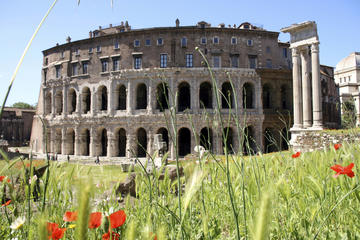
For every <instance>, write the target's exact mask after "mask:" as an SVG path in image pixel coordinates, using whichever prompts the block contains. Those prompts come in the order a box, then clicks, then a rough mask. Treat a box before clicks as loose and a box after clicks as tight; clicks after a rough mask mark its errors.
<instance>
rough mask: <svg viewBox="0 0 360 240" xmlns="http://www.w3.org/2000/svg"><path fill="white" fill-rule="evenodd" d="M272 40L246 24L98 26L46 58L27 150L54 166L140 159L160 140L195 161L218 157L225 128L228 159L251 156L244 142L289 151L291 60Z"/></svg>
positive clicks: (274, 37)
mask: <svg viewBox="0 0 360 240" xmlns="http://www.w3.org/2000/svg"><path fill="white" fill-rule="evenodd" d="M278 35H279V33H278V32H272V31H266V30H264V29H262V28H260V27H256V26H253V25H251V24H250V23H243V24H241V25H238V26H236V25H234V26H225V25H224V24H220V25H219V26H216V27H211V25H210V24H208V23H206V22H199V23H197V24H196V25H195V26H180V23H179V21H178V20H177V21H176V25H175V26H174V27H159V28H149V29H131V27H130V26H129V24H128V23H125V24H121V25H119V26H112V25H110V26H109V27H107V28H104V27H99V29H97V30H95V31H92V32H90V33H89V38H86V39H83V40H78V41H71V39H70V38H68V39H67V42H66V43H65V44H61V45H56V46H54V47H52V48H50V49H47V50H45V51H43V55H44V61H43V67H42V82H41V87H40V95H39V102H38V107H37V112H36V116H35V117H34V124H33V129H32V137H31V144H32V148H33V150H34V151H35V152H36V153H37V154H38V156H43V155H42V154H45V153H46V152H49V153H51V154H56V155H57V156H58V157H59V158H67V157H68V156H69V158H70V159H82V158H84V159H85V158H90V159H91V158H96V157H97V156H99V157H100V158H103V157H104V158H105V157H106V158H111V159H115V160H116V159H119V160H121V159H129V158H135V157H140V158H142V157H146V156H147V153H150V154H152V153H154V151H155V150H156V148H155V147H154V142H155V135H157V134H161V135H162V141H163V142H165V143H166V151H169V158H174V157H175V154H176V152H177V153H178V154H179V155H180V156H181V157H184V156H186V155H188V154H191V153H193V151H194V147H195V146H196V145H199V144H200V145H203V146H204V147H205V148H206V149H208V150H210V151H212V152H214V153H216V154H222V153H223V148H224V140H223V139H224V138H223V130H224V129H225V130H226V132H228V134H227V143H226V144H227V146H228V147H229V148H230V149H232V151H234V152H239V151H240V152H244V153H245V154H247V153H249V150H248V149H246V148H243V146H244V142H246V141H244V139H249V146H250V148H251V151H253V152H258V151H262V152H271V151H276V150H279V149H287V147H288V146H287V140H288V132H287V129H288V128H290V127H291V126H292V122H291V115H292V106H293V103H292V71H291V55H290V51H289V44H288V43H281V42H279V40H278ZM196 47H198V48H199V50H200V51H201V52H202V53H203V54H204V55H205V56H206V58H207V60H208V63H209V65H210V66H211V68H212V70H213V73H214V78H215V82H212V79H211V77H210V74H209V70H208V68H207V65H206V61H205V60H204V59H203V57H202V56H201V55H200V53H199V51H198V50H195V48H196ZM215 84H216V86H215ZM216 89H218V91H214V90H216ZM221 94H222V95H221ZM217 96H218V98H217ZM217 99H218V101H219V104H220V114H221V116H222V117H223V119H224V120H225V121H226V123H225V124H224V125H221V124H220V123H219V120H218V119H219V116H218V115H217V114H216V111H217V107H216V106H217V104H216V103H217ZM172 111H175V112H176V115H175V117H176V137H177V146H176V148H175V146H174V142H175V141H174V137H175V132H174V129H173V127H172V126H171V124H170V122H171V121H170V117H169V116H170V113H171V112H172ZM229 114H231V116H232V117H231V120H230V121H227V119H229ZM41 119H42V120H43V122H44V123H45V125H46V132H43V127H42V123H41ZM237 123H239V126H240V127H241V129H242V130H241V131H239V128H238V125H237ZM44 133H45V134H44ZM245 135H246V136H247V137H248V138H245ZM245 144H246V143H245ZM46 148H47V149H46Z"/></svg>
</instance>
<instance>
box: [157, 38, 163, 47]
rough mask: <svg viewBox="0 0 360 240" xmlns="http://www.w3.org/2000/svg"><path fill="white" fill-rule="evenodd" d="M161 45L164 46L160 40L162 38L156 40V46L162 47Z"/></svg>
mask: <svg viewBox="0 0 360 240" xmlns="http://www.w3.org/2000/svg"><path fill="white" fill-rule="evenodd" d="M163 44H164V41H163V39H162V38H158V40H157V45H158V46H161V45H163Z"/></svg>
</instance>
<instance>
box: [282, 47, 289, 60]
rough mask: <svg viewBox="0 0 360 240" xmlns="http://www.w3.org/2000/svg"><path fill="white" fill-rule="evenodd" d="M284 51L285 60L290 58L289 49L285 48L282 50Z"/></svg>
mask: <svg viewBox="0 0 360 240" xmlns="http://www.w3.org/2000/svg"><path fill="white" fill-rule="evenodd" d="M282 50H283V51H282V53H283V54H282V55H283V58H287V57H288V50H287V48H283V49H282Z"/></svg>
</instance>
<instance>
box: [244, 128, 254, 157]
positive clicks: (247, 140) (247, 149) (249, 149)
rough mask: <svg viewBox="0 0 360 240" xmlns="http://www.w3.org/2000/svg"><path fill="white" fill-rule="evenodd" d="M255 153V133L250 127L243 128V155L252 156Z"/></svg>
mask: <svg viewBox="0 0 360 240" xmlns="http://www.w3.org/2000/svg"><path fill="white" fill-rule="evenodd" d="M256 152H257V145H256V141H255V132H254V128H253V127H252V126H247V127H246V128H244V141H243V153H244V155H250V154H251V155H253V154H255V153H256Z"/></svg>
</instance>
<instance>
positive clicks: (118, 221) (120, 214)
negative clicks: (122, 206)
mask: <svg viewBox="0 0 360 240" xmlns="http://www.w3.org/2000/svg"><path fill="white" fill-rule="evenodd" d="M109 218H110V226H111V228H117V227H120V226H121V225H123V224H124V223H125V220H126V214H125V212H124V211H123V210H119V211H117V212H114V213H113V214H110V216H109Z"/></svg>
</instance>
